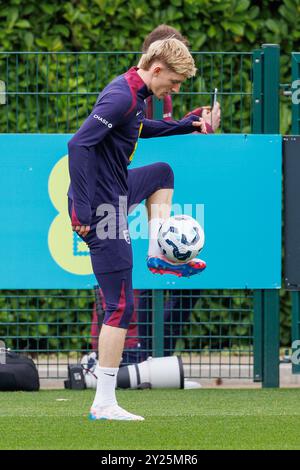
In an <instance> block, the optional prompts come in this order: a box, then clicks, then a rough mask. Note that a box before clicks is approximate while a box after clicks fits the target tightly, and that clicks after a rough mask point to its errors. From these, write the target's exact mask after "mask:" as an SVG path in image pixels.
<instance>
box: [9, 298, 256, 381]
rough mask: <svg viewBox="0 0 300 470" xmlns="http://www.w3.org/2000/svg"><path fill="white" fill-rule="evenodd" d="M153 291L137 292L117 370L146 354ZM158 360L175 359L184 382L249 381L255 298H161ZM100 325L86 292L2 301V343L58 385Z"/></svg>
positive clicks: (150, 341) (93, 341)
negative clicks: (178, 360)
mask: <svg viewBox="0 0 300 470" xmlns="http://www.w3.org/2000/svg"><path fill="white" fill-rule="evenodd" d="M152 294H153V292H152V291H151V290H144V291H138V290H135V312H134V317H133V321H132V323H131V325H130V328H129V331H128V334H127V337H126V341H125V351H124V355H123V364H129V363H137V362H140V361H142V360H145V359H147V357H149V356H151V355H152V345H153V330H152V320H153V317H152ZM164 297H165V298H164V312H163V315H164V345H163V348H164V355H165V356H170V355H172V354H176V355H181V356H182V358H183V362H184V365H185V372H186V376H187V377H202V378H213V377H223V378H224V377H225V378H230V377H235V378H251V377H252V365H253V294H252V293H251V292H250V291H249V292H241V291H236V292H234V291H228V292H224V291H216V292H211V291H207V292H205V291H199V290H179V291H165V296H164ZM100 327H101V320H100V321H99V313H98V311H97V309H96V308H95V296H94V292H93V291H91V290H81V291H68V292H66V291H51V290H49V291H44V292H42V293H41V292H40V291H32V292H30V294H29V293H28V292H26V291H15V292H14V293H2V294H1V295H0V338H2V339H4V340H5V343H6V347H8V348H11V349H13V350H14V351H17V352H23V353H26V354H28V355H30V356H31V357H32V358H33V359H34V360H35V361H36V363H37V365H38V367H39V370H40V376H41V377H44V378H45V377H47V378H62V377H65V376H66V373H67V365H68V364H69V363H78V362H80V359H81V357H82V355H83V354H86V353H89V352H91V351H93V350H96V349H97V340H98V335H99V330H100Z"/></svg>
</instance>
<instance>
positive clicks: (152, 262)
mask: <svg viewBox="0 0 300 470" xmlns="http://www.w3.org/2000/svg"><path fill="white" fill-rule="evenodd" d="M147 266H148V269H149V270H150V271H151V272H152V273H153V274H174V275H175V276H178V277H190V276H193V275H194V274H199V273H201V272H202V271H203V269H205V268H206V263H205V261H202V259H197V258H195V259H193V260H192V261H189V262H188V263H184V264H179V263H177V264H175V263H170V261H169V260H168V259H167V258H166V257H165V256H163V255H162V256H161V257H160V258H157V257H155V256H151V257H149V258H148V259H147Z"/></svg>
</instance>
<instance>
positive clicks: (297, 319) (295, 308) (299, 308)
mask: <svg viewBox="0 0 300 470" xmlns="http://www.w3.org/2000/svg"><path fill="white" fill-rule="evenodd" d="M295 80H298V81H299V84H298V83H297V84H295V86H293V85H294V82H295ZM299 85H300V53H299V52H293V53H292V93H293V89H294V91H295V90H296V89H298V88H299ZM297 98H298V93H297ZM298 99H299V98H298ZM292 134H293V135H300V105H299V103H296V102H293V95H292ZM291 296H292V343H293V342H294V341H295V340H299V339H300V292H299V291H293V292H292V293H291ZM292 352H294V349H293V348H292ZM292 373H293V374H300V364H292Z"/></svg>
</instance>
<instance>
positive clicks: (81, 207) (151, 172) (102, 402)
mask: <svg viewBox="0 0 300 470" xmlns="http://www.w3.org/2000/svg"><path fill="white" fill-rule="evenodd" d="M195 73H196V68H195V64H194V60H193V58H192V56H191V54H190V52H189V51H188V49H187V47H186V46H185V45H184V44H183V43H182V42H180V41H179V40H177V39H175V38H171V39H166V40H162V41H155V42H154V43H153V44H151V46H150V47H149V49H148V51H147V52H146V53H145V54H143V55H142V58H141V61H140V63H139V68H138V67H132V68H131V69H130V70H128V71H127V72H126V73H125V74H123V75H121V76H119V77H117V78H115V79H114V80H113V81H112V82H111V83H110V84H109V85H107V86H106V87H105V88H104V90H103V91H102V92H101V93H100V95H99V96H98V99H97V102H96V104H95V106H94V109H93V111H92V113H91V114H90V116H89V117H88V118H87V119H86V121H85V122H84V123H83V125H82V126H81V128H80V129H79V130H78V131H77V133H76V134H75V135H74V136H73V138H72V139H71V141H70V142H69V145H68V147H69V171H70V178H71V184H70V188H69V192H68V196H69V200H68V204H69V214H70V218H71V223H72V228H73V230H74V231H76V232H77V233H78V235H79V236H80V237H82V238H83V239H84V241H86V243H87V245H88V246H89V248H90V254H91V262H92V267H93V271H94V274H95V276H96V278H97V280H98V282H99V285H100V286H101V288H102V292H103V295H104V298H105V304H106V305H105V317H104V322H103V325H102V328H101V333H100V337H99V366H98V367H97V370H96V375H97V377H98V381H97V390H96V396H95V399H94V402H93V404H92V407H91V410H90V418H91V419H93V420H101V419H110V420H143V418H142V417H141V416H137V415H134V414H132V413H129V412H127V411H125V410H124V409H122V408H121V407H120V406H119V405H118V404H117V400H116V395H115V386H116V378H117V373H118V368H119V364H120V361H121V356H122V352H123V348H124V341H125V336H126V332H127V329H128V325H129V322H130V319H131V316H132V313H133V309H134V302H133V290H132V249H131V242H130V236H129V232H128V226H127V208H130V207H131V206H132V205H134V204H137V203H140V202H142V201H143V200H146V201H147V202H146V204H147V209H148V218H149V252H148V261H147V264H148V268H149V269H151V271H152V272H157V273H162V274H163V273H168V274H170V273H171V274H175V275H177V276H191V275H194V274H197V273H199V272H201V271H202V270H203V269H204V268H205V263H204V262H203V261H201V260H193V261H192V262H190V263H187V264H184V265H180V266H178V265H175V264H171V263H169V262H168V261H167V260H166V259H164V258H163V257H162V256H161V252H160V249H159V247H158V244H157V235H158V230H159V228H160V225H161V224H162V222H163V221H164V220H165V219H167V218H168V217H169V215H170V208H171V202H172V195H173V188H174V177H173V172H172V169H171V167H170V166H169V165H167V164H166V163H156V164H153V165H148V166H146V167H141V168H137V169H134V170H128V169H127V166H128V165H129V164H130V162H131V160H132V157H133V153H134V150H135V147H136V142H137V140H138V137H139V136H140V137H142V138H149V137H163V136H170V135H178V134H189V133H192V132H194V131H195V130H197V129H199V130H202V131H204V132H205V123H204V121H203V120H202V119H201V118H200V119H199V117H198V116H194V115H190V116H189V117H187V118H185V119H182V120H181V121H168V122H166V121H153V120H149V119H145V118H144V112H145V99H146V98H147V97H148V96H150V95H151V94H154V95H155V96H156V97H157V98H159V99H162V98H164V97H165V96H167V95H168V94H170V93H174V92H178V91H179V89H180V85H181V83H182V82H183V81H184V80H185V79H187V78H190V77H192V76H194V75H195ZM154 208H155V209H156V210H154ZM107 228H108V230H107Z"/></svg>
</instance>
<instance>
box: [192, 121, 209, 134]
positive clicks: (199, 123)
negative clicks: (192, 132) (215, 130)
mask: <svg viewBox="0 0 300 470" xmlns="http://www.w3.org/2000/svg"><path fill="white" fill-rule="evenodd" d="M193 126H194V127H196V128H197V131H198V132H201V133H202V134H207V129H206V124H205V121H204V119H203V118H199V121H193Z"/></svg>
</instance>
